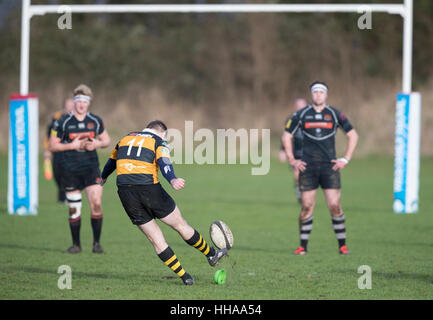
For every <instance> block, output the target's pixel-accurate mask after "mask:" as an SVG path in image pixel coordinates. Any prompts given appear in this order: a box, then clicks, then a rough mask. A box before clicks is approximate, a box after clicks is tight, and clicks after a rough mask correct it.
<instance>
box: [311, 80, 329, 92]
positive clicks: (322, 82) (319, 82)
mask: <svg viewBox="0 0 433 320" xmlns="http://www.w3.org/2000/svg"><path fill="white" fill-rule="evenodd" d="M316 84H322V85H324V86H325V87H326V88H328V89H329V87H328V85H327V84H326V83H325V82H324V81H318V80H316V81H314V82H313V83H312V84H310V90H311V88H312V87H313V86H315V85H316Z"/></svg>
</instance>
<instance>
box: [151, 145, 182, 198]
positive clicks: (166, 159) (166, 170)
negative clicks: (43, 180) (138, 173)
mask: <svg viewBox="0 0 433 320" xmlns="http://www.w3.org/2000/svg"><path fill="white" fill-rule="evenodd" d="M156 162H157V163H158V166H159V168H160V170H161V173H162V175H163V177H164V178H165V179H166V180H167V181H168V182H169V183H170V184H171V186H172V187H173V189H175V190H180V189H182V188H184V187H185V180H184V179H182V178H177V177H176V175H175V173H174V169H173V165H172V164H171V161H170V150H169V149H168V146H167V143H166V142H163V143H162V144H161V145H160V146H158V147H157V148H156Z"/></svg>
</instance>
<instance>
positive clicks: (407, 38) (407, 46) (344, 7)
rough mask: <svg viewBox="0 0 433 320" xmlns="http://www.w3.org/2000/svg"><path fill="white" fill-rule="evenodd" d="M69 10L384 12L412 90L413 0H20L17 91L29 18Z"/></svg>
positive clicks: (25, 79)
mask: <svg viewBox="0 0 433 320" xmlns="http://www.w3.org/2000/svg"><path fill="white" fill-rule="evenodd" d="M66 11H68V12H70V13H133V12H135V13H229V12H233V13H259V12H262V13H277V12H286V13H288V12H292V13H313V12H325V13H331V12H334V13H336V12H356V13H364V12H384V13H388V14H399V15H400V16H401V17H402V18H403V23H404V26H403V62H402V92H405V93H409V92H411V90H412V37H413V35H412V33H413V30H412V29H413V0H404V3H403V4H362V3H359V4H358V3H357V4H138V5H133V4H129V5H128V4H112V5H101V4H95V5H31V0H22V20H21V21H22V22H21V64H20V93H21V94H22V95H25V94H28V92H29V55H30V20H31V18H32V16H34V15H45V14H53V13H55V14H61V13H64V12H66Z"/></svg>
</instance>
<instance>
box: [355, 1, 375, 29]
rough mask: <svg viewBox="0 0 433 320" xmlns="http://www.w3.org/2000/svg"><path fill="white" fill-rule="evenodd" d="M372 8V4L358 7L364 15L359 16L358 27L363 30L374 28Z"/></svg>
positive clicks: (359, 11)
mask: <svg viewBox="0 0 433 320" xmlns="http://www.w3.org/2000/svg"><path fill="white" fill-rule="evenodd" d="M372 11H373V10H372V9H371V7H370V6H367V5H364V6H360V7H359V8H358V13H362V15H361V16H360V17H359V18H358V28H359V29H361V30H365V29H368V30H371V29H372V28H373V25H372V23H373V19H372Z"/></svg>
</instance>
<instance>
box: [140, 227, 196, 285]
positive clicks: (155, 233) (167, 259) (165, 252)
mask: <svg viewBox="0 0 433 320" xmlns="http://www.w3.org/2000/svg"><path fill="white" fill-rule="evenodd" d="M138 227H139V229H140V230H141V231H142V232H143V233H144V234H145V235H146V237H147V238H148V239H149V241H150V243H151V244H152V245H153V248H154V249H155V252H156V254H157V255H158V257H159V258H160V259H161V261H162V262H164V264H165V265H166V266H167V267H169V268H170V269H171V270H172V271H173V272H174V273H175V274H177V276H178V277H179V278H181V279H182V281H183V283H184V284H185V285H192V284H194V279H193V278H192V277H191V275H190V274H188V273H187V272H186V271H185V269H184V268H183V267H182V265H181V264H180V262H179V260H178V259H177V256H176V254H175V253H174V252H173V250H172V249H171V248H170V247H169V246H168V244H167V242H166V241H165V238H164V235H163V234H162V231H161V229H160V228H159V226H158V225H157V223H156V221H155V220H151V221H149V222H147V223H145V224H141V225H139V226H138Z"/></svg>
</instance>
